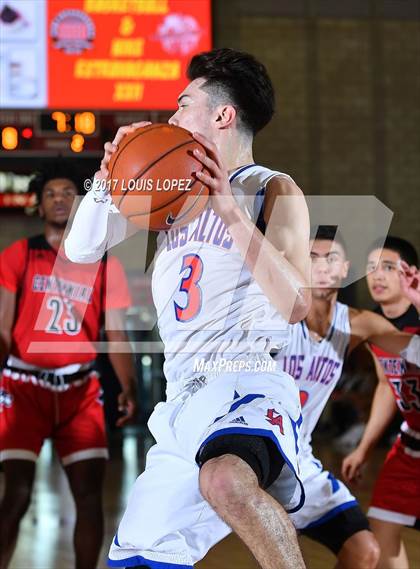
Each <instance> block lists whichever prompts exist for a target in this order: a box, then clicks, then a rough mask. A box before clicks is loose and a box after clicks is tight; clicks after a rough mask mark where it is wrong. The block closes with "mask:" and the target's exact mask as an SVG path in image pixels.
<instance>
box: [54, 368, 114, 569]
mask: <svg viewBox="0 0 420 569" xmlns="http://www.w3.org/2000/svg"><path fill="white" fill-rule="evenodd" d="M100 393H101V389H100V385H99V382H98V380H97V379H96V378H94V377H92V378H91V379H89V380H88V381H87V382H86V383H84V384H82V385H79V386H72V387H71V388H70V389H69V390H67V391H65V392H62V393H56V394H55V396H56V399H57V404H58V409H59V422H58V424H57V426H56V428H55V432H54V444H55V447H56V449H57V452H58V454H59V456H60V458H61V461H62V464H63V466H64V469H65V472H66V475H67V478H68V480H69V485H70V490H71V493H72V495H73V498H74V502H75V506H76V524H75V527H74V534H73V543H74V549H75V556H76V568H77V569H84V568H86V567H92V568H93V567H96V563H97V560H98V556H99V552H100V549H101V546H102V540H103V526H104V520H103V510H102V489H103V481H104V475H105V464H106V459H107V457H108V450H107V441H106V434H105V421H104V414H103V407H102V403H101V399H100Z"/></svg>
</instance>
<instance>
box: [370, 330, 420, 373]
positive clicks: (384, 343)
mask: <svg viewBox="0 0 420 569" xmlns="http://www.w3.org/2000/svg"><path fill="white" fill-rule="evenodd" d="M369 342H371V343H372V344H375V345H376V346H379V347H380V348H382V349H383V350H386V351H387V352H390V353H392V354H400V355H402V356H403V358H404V359H405V360H407V361H408V362H410V363H412V364H414V365H416V366H418V367H420V337H419V336H413V335H412V334H408V333H406V332H399V331H395V332H389V333H386V334H373V335H372V336H371V337H370V338H369Z"/></svg>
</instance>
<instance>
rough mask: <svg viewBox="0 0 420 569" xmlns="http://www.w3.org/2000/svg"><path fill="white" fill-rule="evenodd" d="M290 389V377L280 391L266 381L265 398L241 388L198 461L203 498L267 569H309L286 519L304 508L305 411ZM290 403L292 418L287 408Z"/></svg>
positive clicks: (279, 383)
mask: <svg viewBox="0 0 420 569" xmlns="http://www.w3.org/2000/svg"><path fill="white" fill-rule="evenodd" d="M287 382H288V376H287V377H285V378H284V380H283V377H280V378H279V377H276V378H275V383H273V384H272V383H271V378H270V377H269V376H267V377H264V378H261V377H260V378H259V389H260V390H261V392H260V393H259V394H254V393H249V391H248V389H249V383H248V382H247V380H246V378H245V379H244V380H243V381H242V380H239V381H238V382H237V384H236V389H235V396H234V399H233V401H231V402H229V403H228V404H227V405H226V407H225V409H226V411H227V412H226V413H225V414H224V415H223V414H222V416H221V417H217V418H216V420H215V421H214V422H213V424H212V425H211V426H210V427H209V429H208V431H207V433H206V434H205V438H204V441H203V443H202V444H201V445H200V450H199V452H198V455H197V457H198V463H199V464H200V466H201V469H200V490H201V493H202V494H203V496H204V498H205V499H206V500H207V501H208V502H209V504H210V505H211V506H212V507H213V508H214V510H215V511H216V512H217V513H218V515H219V516H220V517H221V518H222V519H223V520H224V521H225V522H226V523H227V524H228V525H229V526H230V527H231V528H232V529H233V531H234V532H235V533H237V534H238V536H239V537H240V538H241V539H242V540H243V541H244V543H245V544H246V545H247V546H248V547H249V548H250V550H251V552H252V553H253V555H254V556H255V557H256V559H257V560H258V562H259V563H260V564H261V566H262V567H263V569H278V568H279V567H284V568H286V567H287V568H289V567H290V568H292V567H293V568H298V567H304V561H303V558H302V555H301V552H300V548H299V545H298V541H297V536H296V530H295V529H294V527H293V524H292V523H291V521H290V519H289V517H288V515H287V513H286V511H285V508H287V509H288V510H289V511H292V510H294V509H296V510H297V509H299V507H301V505H302V503H303V496H302V489H301V483H300V481H299V480H298V478H297V475H296V471H297V466H296V450H297V429H298V427H297V423H298V422H299V421H298V420H299V405H298V400H297V403H296V405H295V400H294V391H293V387H294V384H292V386H291V389H288V385H287ZM281 387H284V389H285V391H284V392H283V393H282V390H281ZM279 388H280V393H279ZM286 390H287V391H286ZM271 392H273V395H271ZM262 393H264V394H265V395H262ZM268 394H269V395H268ZM283 397H284V403H285V404H287V403H289V405H288V407H287V409H288V411H286V410H285V408H284V407H283V405H282V403H280V399H283ZM291 417H295V419H294V420H292V418H291ZM266 488H269V492H266V491H265V489H266ZM274 491H276V498H273V497H272V494H273V493H274Z"/></svg>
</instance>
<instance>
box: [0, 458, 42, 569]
mask: <svg viewBox="0 0 420 569" xmlns="http://www.w3.org/2000/svg"><path fill="white" fill-rule="evenodd" d="M2 466H3V472H4V493H3V498H2V500H1V502H0V568H1V569H5V568H6V567H7V566H8V563H9V561H10V559H11V557H12V555H13V551H14V549H15V544H16V540H17V536H18V532H19V524H20V521H21V519H22V517H23V516H24V514H25V512H26V511H27V509H28V507H29V504H30V501H31V493H32V487H33V482H34V477H35V462H34V461H32V460H5V461H4V462H3V463H2Z"/></svg>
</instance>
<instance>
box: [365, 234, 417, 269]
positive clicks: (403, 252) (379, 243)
mask: <svg viewBox="0 0 420 569" xmlns="http://www.w3.org/2000/svg"><path fill="white" fill-rule="evenodd" d="M375 249H389V250H390V251H395V253H398V254H399V256H400V257H401V259H402V260H403V261H405V262H406V263H408V264H409V265H416V267H418V264H419V257H418V255H417V251H416V249H415V247H414V245H412V244H411V243H410V242H409V241H407V240H406V239H402V238H401V237H394V236H393V235H388V237H386V238H385V241H384V240H383V238H382V239H377V240H376V241H374V242H373V243H372V245H371V246H370V247H369V249H368V255H369V254H370V253H372V251H374V250H375Z"/></svg>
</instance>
